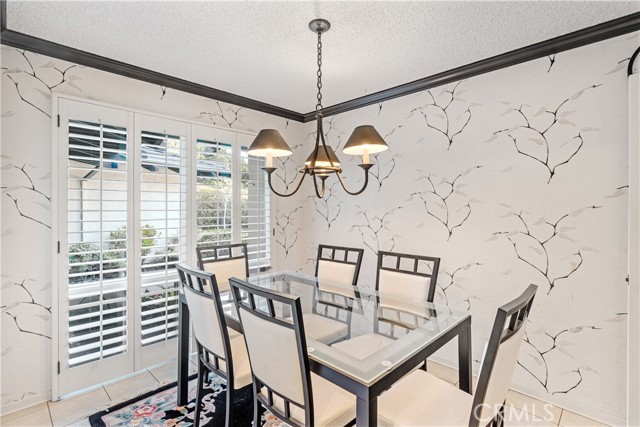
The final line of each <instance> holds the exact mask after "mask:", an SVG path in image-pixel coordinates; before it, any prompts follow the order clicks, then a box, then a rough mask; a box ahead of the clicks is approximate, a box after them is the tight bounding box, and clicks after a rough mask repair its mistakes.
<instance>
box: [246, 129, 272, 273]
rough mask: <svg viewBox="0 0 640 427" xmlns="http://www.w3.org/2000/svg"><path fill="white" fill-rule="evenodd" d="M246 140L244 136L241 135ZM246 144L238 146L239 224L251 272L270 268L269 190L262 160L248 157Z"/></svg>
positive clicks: (263, 160)
mask: <svg viewBox="0 0 640 427" xmlns="http://www.w3.org/2000/svg"><path fill="white" fill-rule="evenodd" d="M244 136H245V137H246V136H247V135H244ZM247 151H248V144H247V146H245V145H244V144H243V146H242V147H241V166H242V180H241V190H240V196H241V208H242V215H241V220H240V221H241V224H242V228H241V230H242V241H243V242H245V243H246V244H247V251H248V253H249V269H250V270H251V271H252V273H255V272H256V271H260V270H261V269H266V268H268V267H270V265H271V222H270V209H271V200H270V194H271V193H270V190H269V186H268V184H267V181H266V179H267V178H266V173H265V172H264V171H263V170H262V168H263V167H265V159H264V157H256V156H250V155H249V154H248V153H247Z"/></svg>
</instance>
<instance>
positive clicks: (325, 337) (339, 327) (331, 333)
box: [302, 313, 349, 344]
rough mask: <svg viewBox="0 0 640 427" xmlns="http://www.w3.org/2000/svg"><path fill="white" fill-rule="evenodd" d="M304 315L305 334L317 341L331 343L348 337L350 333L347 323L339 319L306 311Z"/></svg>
mask: <svg viewBox="0 0 640 427" xmlns="http://www.w3.org/2000/svg"><path fill="white" fill-rule="evenodd" d="M302 317H303V321H304V334H305V336H307V337H308V338H313V339H314V340H316V341H320V342H322V343H325V344H330V343H332V342H335V341H338V340H340V339H342V338H344V337H346V336H347V335H348V333H349V330H348V328H347V325H346V324H345V323H342V322H340V321H338V320H334V319H330V318H327V317H324V316H320V315H319V314H314V313H306V314H303V315H302Z"/></svg>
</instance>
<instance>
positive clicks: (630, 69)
mask: <svg viewBox="0 0 640 427" xmlns="http://www.w3.org/2000/svg"><path fill="white" fill-rule="evenodd" d="M639 53H640V47H639V48H637V49H636V50H635V52H633V54H631V58H629V66H628V67H627V77H628V76H630V75H631V74H633V63H634V62H636V59H637V58H638V54H639ZM628 281H629V278H628V277H627V282H628Z"/></svg>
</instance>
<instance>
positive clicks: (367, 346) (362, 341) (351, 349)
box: [331, 334, 393, 360]
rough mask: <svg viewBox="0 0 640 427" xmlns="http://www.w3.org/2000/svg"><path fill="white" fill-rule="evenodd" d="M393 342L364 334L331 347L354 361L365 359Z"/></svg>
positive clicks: (379, 336) (383, 337)
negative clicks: (354, 359) (353, 358)
mask: <svg viewBox="0 0 640 427" xmlns="http://www.w3.org/2000/svg"><path fill="white" fill-rule="evenodd" d="M392 342H393V340H392V339H391V338H388V337H385V336H383V335H378V334H365V335H360V336H359V337H355V338H351V339H348V340H345V341H340V342H338V343H335V344H333V345H332V346H331V347H333V348H337V349H338V350H340V351H342V352H344V353H347V354H348V355H350V356H352V357H355V358H356V359H361V360H363V359H366V358H367V357H369V356H371V355H372V354H374V353H375V352H377V351H380V350H381V349H382V348H384V347H386V346H388V345H389V344H391V343H392Z"/></svg>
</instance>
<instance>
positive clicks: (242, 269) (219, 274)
mask: <svg viewBox="0 0 640 427" xmlns="http://www.w3.org/2000/svg"><path fill="white" fill-rule="evenodd" d="M196 254H197V256H198V267H199V268H200V269H201V270H204V271H207V272H209V273H214V274H215V275H216V281H217V283H218V289H219V290H220V292H225V291H228V290H229V277H242V278H247V277H249V256H248V253H247V244H246V243H234V244H229V245H209V246H201V247H198V248H196Z"/></svg>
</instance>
